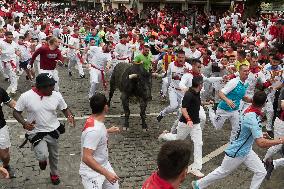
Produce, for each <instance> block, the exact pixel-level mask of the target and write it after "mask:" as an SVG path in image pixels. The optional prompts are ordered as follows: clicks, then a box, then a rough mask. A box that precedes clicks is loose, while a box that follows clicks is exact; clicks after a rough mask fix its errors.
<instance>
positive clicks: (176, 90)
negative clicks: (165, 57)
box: [157, 51, 192, 122]
mask: <svg viewBox="0 0 284 189" xmlns="http://www.w3.org/2000/svg"><path fill="white" fill-rule="evenodd" d="M191 68H192V67H191V65H190V64H188V63H187V62H185V53H184V51H179V52H178V53H177V60H176V61H175V62H172V63H170V65H169V67H168V70H167V78H168V83H169V89H168V92H169V100H170V105H169V106H167V107H166V108H165V109H164V110H162V111H161V112H160V114H159V116H158V117H157V120H158V122H160V121H161V120H162V119H163V117H164V116H165V115H167V114H169V113H172V112H174V111H177V110H178V108H179V107H180V104H181V101H182V97H183V92H182V90H181V88H180V87H179V83H180V80H181V78H182V76H183V74H185V73H186V72H187V71H188V70H191Z"/></svg>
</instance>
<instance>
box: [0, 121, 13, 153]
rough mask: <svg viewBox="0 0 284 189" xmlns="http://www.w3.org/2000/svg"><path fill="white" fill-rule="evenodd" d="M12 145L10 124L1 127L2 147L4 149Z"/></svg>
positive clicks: (0, 140)
mask: <svg viewBox="0 0 284 189" xmlns="http://www.w3.org/2000/svg"><path fill="white" fill-rule="evenodd" d="M10 147H11V142H10V136H9V129H8V126H7V125H6V126H4V127H3V128H1V129H0V149H2V150H4V149H7V148H10Z"/></svg>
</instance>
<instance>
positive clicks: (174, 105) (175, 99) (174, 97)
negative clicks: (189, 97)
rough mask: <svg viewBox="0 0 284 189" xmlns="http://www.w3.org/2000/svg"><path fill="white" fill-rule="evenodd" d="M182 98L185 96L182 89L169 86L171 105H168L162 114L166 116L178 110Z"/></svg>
mask: <svg viewBox="0 0 284 189" xmlns="http://www.w3.org/2000/svg"><path fill="white" fill-rule="evenodd" d="M182 98H183V94H182V92H181V91H178V90H176V89H174V88H172V87H169V99H170V105H169V106H167V107H166V108H165V109H164V110H163V111H161V112H160V114H161V115H162V116H165V115H167V114H169V113H172V112H174V111H177V110H178V108H179V107H180V104H181V102H182Z"/></svg>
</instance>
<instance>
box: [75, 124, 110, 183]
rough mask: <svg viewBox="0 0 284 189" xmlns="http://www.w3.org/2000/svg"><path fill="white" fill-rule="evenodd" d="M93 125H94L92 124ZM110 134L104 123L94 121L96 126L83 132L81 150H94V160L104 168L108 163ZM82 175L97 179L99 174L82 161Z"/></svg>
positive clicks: (80, 170)
mask: <svg viewBox="0 0 284 189" xmlns="http://www.w3.org/2000/svg"><path fill="white" fill-rule="evenodd" d="M90 124H92V123H90ZM107 144H108V134H107V129H106V127H105V125H104V123H102V122H99V121H97V120H94V126H93V127H88V128H86V129H85V130H84V131H83V132H82V136H81V150H82V152H83V148H87V149H91V150H93V158H94V159H95V160H96V161H97V162H98V163H99V164H100V165H101V166H103V167H105V166H107V163H108V148H107ZM79 173H80V175H85V176H88V177H90V178H93V177H96V176H98V175H99V173H97V172H95V171H94V170H93V169H92V168H90V167H89V166H88V165H86V164H85V163H84V162H83V161H82V160H81V164H80V169H79Z"/></svg>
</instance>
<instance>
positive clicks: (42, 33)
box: [38, 31, 46, 42]
mask: <svg viewBox="0 0 284 189" xmlns="http://www.w3.org/2000/svg"><path fill="white" fill-rule="evenodd" d="M43 39H46V34H45V33H44V32H42V31H40V32H39V33H38V40H39V42H41V41H42V40H43Z"/></svg>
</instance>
